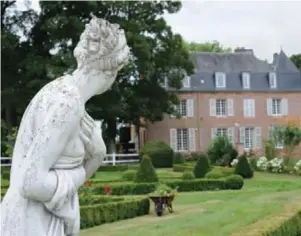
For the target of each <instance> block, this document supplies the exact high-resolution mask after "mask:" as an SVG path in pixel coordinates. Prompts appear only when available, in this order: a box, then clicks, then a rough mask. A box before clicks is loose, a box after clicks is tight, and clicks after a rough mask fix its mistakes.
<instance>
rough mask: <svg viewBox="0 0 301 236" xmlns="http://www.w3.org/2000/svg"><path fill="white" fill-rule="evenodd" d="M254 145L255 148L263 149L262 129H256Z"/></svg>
mask: <svg viewBox="0 0 301 236" xmlns="http://www.w3.org/2000/svg"><path fill="white" fill-rule="evenodd" d="M254 144H255V147H257V148H261V144H262V141H261V127H256V128H255V140H254Z"/></svg>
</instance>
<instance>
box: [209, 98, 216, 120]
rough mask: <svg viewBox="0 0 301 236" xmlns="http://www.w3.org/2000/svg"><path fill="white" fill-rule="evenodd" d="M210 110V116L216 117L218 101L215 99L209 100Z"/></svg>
mask: <svg viewBox="0 0 301 236" xmlns="http://www.w3.org/2000/svg"><path fill="white" fill-rule="evenodd" d="M209 109H210V116H216V101H215V99H210V100H209Z"/></svg>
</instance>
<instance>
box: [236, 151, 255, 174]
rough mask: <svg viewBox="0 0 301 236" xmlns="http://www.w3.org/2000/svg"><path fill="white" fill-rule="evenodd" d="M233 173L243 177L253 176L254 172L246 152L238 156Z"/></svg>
mask: <svg viewBox="0 0 301 236" xmlns="http://www.w3.org/2000/svg"><path fill="white" fill-rule="evenodd" d="M234 173H235V174H237V175H240V176H242V177H243V178H252V177H253V175H254V172H253V169H252V167H251V165H250V163H249V161H248V159H247V154H246V153H244V154H242V155H241V156H239V157H238V163H237V165H236V166H235V171H234Z"/></svg>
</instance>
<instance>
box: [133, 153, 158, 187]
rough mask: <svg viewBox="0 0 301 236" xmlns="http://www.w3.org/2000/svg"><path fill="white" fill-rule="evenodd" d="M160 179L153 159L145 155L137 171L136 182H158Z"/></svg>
mask: <svg viewBox="0 0 301 236" xmlns="http://www.w3.org/2000/svg"><path fill="white" fill-rule="evenodd" d="M158 180H159V179H158V176H157V173H156V170H155V168H154V166H153V164H152V161H151V159H150V158H149V156H147V155H144V156H143V157H142V160H141V163H140V165H139V168H138V170H137V172H136V176H135V182H138V183H146V182H158Z"/></svg>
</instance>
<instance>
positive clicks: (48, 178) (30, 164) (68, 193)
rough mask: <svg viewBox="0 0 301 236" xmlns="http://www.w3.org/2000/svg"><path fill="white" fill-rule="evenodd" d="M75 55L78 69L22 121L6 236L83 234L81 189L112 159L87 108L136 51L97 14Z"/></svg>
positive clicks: (5, 210) (41, 95) (35, 102)
mask: <svg viewBox="0 0 301 236" xmlns="http://www.w3.org/2000/svg"><path fill="white" fill-rule="evenodd" d="M74 56H75V57H76V59H77V63H78V67H77V69H76V70H75V71H74V72H73V73H72V74H71V75H65V76H62V77H60V78H57V79H55V80H54V81H52V82H50V83H49V84H47V85H45V86H44V87H43V88H42V89H41V90H40V91H39V92H38V93H37V94H36V95H35V97H34V98H33V99H32V101H31V102H30V104H29V105H28V107H27V109H26V111H25V113H24V115H23V118H22V121H21V124H20V127H19V132H18V135H17V139H16V143H15V147H14V152H13V161H12V167H11V183H10V187H9V189H8V191H7V194H6V195H5V196H4V198H3V201H2V203H1V208H2V209H1V231H2V232H1V235H2V236H13V235H17V236H33V235H37V236H66V235H78V233H79V222H80V218H79V202H78V195H77V189H78V187H80V186H81V185H82V184H83V183H84V182H85V180H86V179H89V178H90V177H91V176H92V174H93V173H94V172H95V171H96V170H97V168H98V167H99V165H100V164H101V163H102V160H103V159H104V157H105V154H106V147H105V144H104V142H103V139H102V134H101V129H100V128H99V126H97V125H96V124H95V122H94V120H93V119H92V118H91V117H90V116H89V115H88V114H87V112H86V111H85V103H86V102H87V100H89V99H90V98H91V97H92V96H94V95H97V94H101V93H103V92H105V91H107V90H108V89H109V88H110V87H111V85H112V84H113V83H114V81H115V79H116V75H117V73H118V70H120V69H121V68H122V67H123V65H124V64H125V63H127V61H128V59H129V56H130V50H129V48H128V46H127V42H126V38H125V34H124V31H123V30H122V29H119V26H118V25H115V24H110V23H109V22H107V21H105V20H102V19H99V18H96V17H94V16H93V18H92V19H91V21H90V23H89V24H88V25H86V28H85V30H84V32H83V33H82V35H81V37H80V41H79V43H78V45H77V46H76V48H75V50H74Z"/></svg>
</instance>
